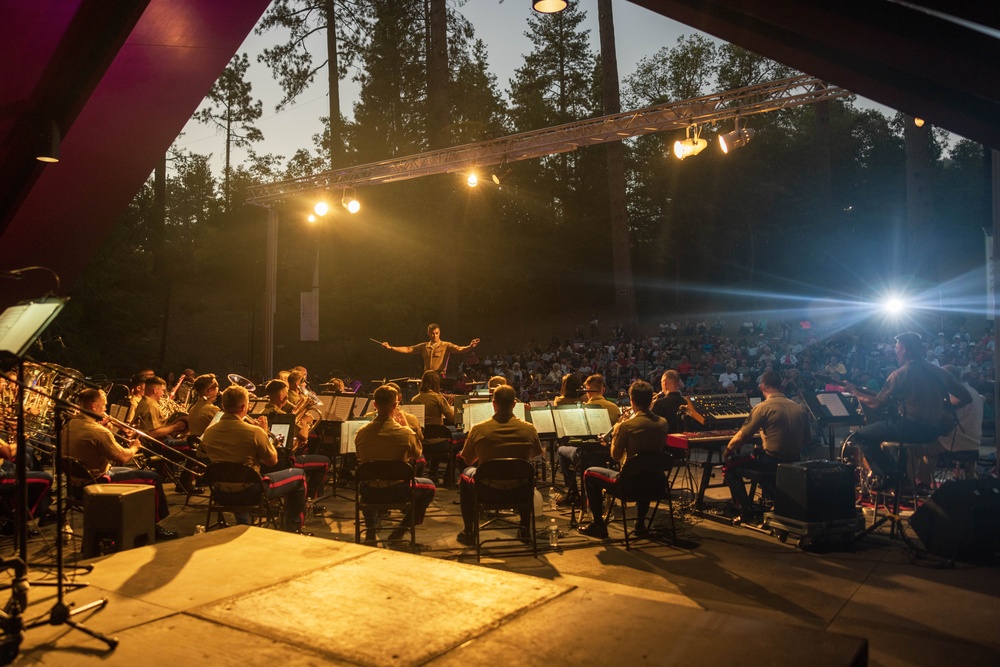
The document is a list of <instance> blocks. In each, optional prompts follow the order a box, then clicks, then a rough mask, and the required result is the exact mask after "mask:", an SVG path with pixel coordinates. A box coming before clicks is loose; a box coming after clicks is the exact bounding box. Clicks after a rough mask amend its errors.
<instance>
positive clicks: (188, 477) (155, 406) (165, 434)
mask: <svg viewBox="0 0 1000 667" xmlns="http://www.w3.org/2000/svg"><path fill="white" fill-rule="evenodd" d="M166 390H167V382H166V380H164V379H163V378H160V377H157V376H155V375H154V376H152V377H148V378H146V381H145V392H144V394H143V397H142V400H141V401H139V404H138V405H137V406H136V408H135V425H136V426H137V427H138V428H139V430H141V431H144V432H145V433H146V435H148V436H150V437H151V438H155V439H156V440H158V441H160V442H162V443H163V444H164V445H166V447H162V448H158V447H157V446H156V444H155V443H150V444H151V447H152V448H153V449H154V450H155V451H156V452H157V454H160V455H162V456H163V457H164V458H165V459H168V460H170V461H173V462H174V463H178V462H180V461H181V459H183V455H190V454H191V453H192V448H191V446H190V445H189V444H188V441H187V438H181V437H177V436H180V435H181V434H183V433H184V432H186V431H187V421H186V419H168V417H167V416H165V415H164V414H163V412H162V410H161V407H160V401H161V400H162V399H163V397H164V394H165V393H166ZM181 414H183V413H181ZM171 417H173V416H171ZM163 472H164V471H163V470H160V473H161V474H163ZM176 490H177V491H178V492H179V493H188V492H189V491H191V492H197V491H198V489H197V488H196V485H195V480H194V475H193V474H191V473H190V472H188V471H181V474H180V479H179V483H178V484H177V487H176Z"/></svg>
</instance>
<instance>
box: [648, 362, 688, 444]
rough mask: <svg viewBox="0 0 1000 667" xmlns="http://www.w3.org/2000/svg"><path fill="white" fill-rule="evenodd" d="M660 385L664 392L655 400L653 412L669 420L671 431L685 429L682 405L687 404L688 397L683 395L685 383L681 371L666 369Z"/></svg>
mask: <svg viewBox="0 0 1000 667" xmlns="http://www.w3.org/2000/svg"><path fill="white" fill-rule="evenodd" d="M660 386H661V387H662V389H663V393H661V394H659V395H658V396H657V397H656V398H655V399H654V400H653V407H652V410H653V413H654V414H657V415H660V416H661V417H663V418H664V419H666V420H667V424H669V425H670V432H671V433H680V432H681V431H683V430H684V429H683V427H682V423H683V422H682V419H681V413H680V410H681V406H684V405H687V399H685V398H684V396H682V395H681V387H682V386H684V383H683V381H682V380H681V376H680V373H678V372H677V371H675V370H673V369H671V370H667V371H664V373H663V375H661V376H660Z"/></svg>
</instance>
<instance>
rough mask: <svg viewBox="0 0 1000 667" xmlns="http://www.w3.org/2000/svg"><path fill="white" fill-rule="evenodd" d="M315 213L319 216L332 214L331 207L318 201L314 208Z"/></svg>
mask: <svg viewBox="0 0 1000 667" xmlns="http://www.w3.org/2000/svg"><path fill="white" fill-rule="evenodd" d="M313 212H314V213H316V215H318V216H324V215H326V214H327V213H329V212H330V205H329V204H327V203H326V202H325V201H318V202H316V205H315V206H313Z"/></svg>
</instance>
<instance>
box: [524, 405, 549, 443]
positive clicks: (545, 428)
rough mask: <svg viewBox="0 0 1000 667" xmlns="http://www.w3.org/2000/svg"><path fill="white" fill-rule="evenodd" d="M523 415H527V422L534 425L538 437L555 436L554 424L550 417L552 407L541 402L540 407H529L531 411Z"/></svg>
mask: <svg viewBox="0 0 1000 667" xmlns="http://www.w3.org/2000/svg"><path fill="white" fill-rule="evenodd" d="M525 414H527V415H528V421H530V422H531V423H532V424H534V425H535V430H536V431H538V435H540V436H546V435H555V433H556V422H555V418H554V417H553V416H552V407H551V406H549V405H545V403H544V401H542V405H538V406H536V405H531V409H530V410H528V411H527V412H526V413H525Z"/></svg>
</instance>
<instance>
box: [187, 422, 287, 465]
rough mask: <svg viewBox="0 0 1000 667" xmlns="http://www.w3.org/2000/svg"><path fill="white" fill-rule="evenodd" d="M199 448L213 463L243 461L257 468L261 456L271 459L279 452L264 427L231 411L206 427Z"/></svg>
mask: <svg viewBox="0 0 1000 667" xmlns="http://www.w3.org/2000/svg"><path fill="white" fill-rule="evenodd" d="M199 452H200V453H201V455H202V456H206V457H208V460H210V461H211V462H212V463H219V462H221V461H232V462H234V463H244V464H246V465H248V466H251V467H252V468H253V469H254V470H256V471H257V472H260V462H261V459H264V460H267V461H270V460H273V459H274V458H275V457H276V456H277V455H278V453H277V451H276V450H275V449H274V445H272V444H271V441H270V439H269V438H268V437H267V433H265V432H264V429H262V428H261V427H259V426H254V425H253V424H248V423H246V422H245V421H243V420H242V419H240V418H239V417H237V416H236V415H231V414H224V415H222V418H221V419H220V420H219V421H218V422H217V423H215V424H212V425H211V426H209V427H208V428H207V429H206V430H205V433H204V434H202V436H201V447H200V448H199Z"/></svg>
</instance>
